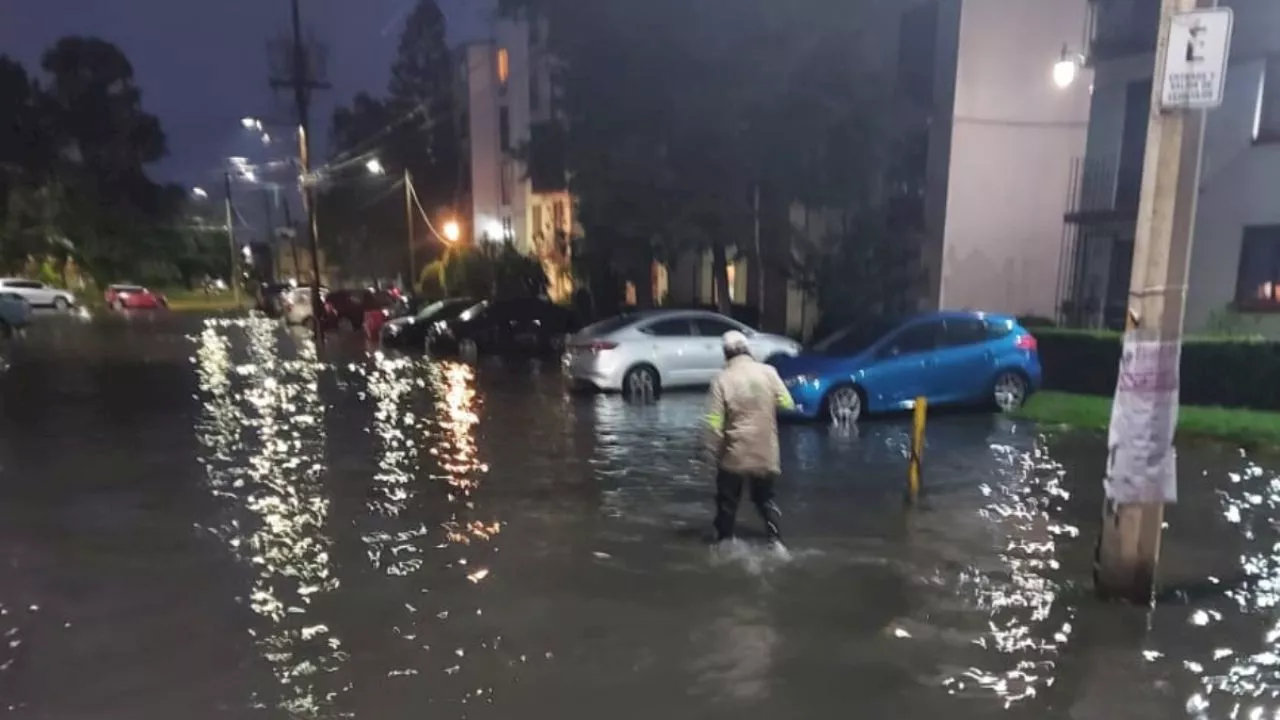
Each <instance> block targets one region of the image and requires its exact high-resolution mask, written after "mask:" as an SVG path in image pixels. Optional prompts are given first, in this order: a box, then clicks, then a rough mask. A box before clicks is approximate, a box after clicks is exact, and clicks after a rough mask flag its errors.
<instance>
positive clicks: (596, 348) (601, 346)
mask: <svg viewBox="0 0 1280 720" xmlns="http://www.w3.org/2000/svg"><path fill="white" fill-rule="evenodd" d="M617 347H618V343H616V342H608V341H606V340H594V341H592V342H585V343H575V344H574V345H573V348H574V349H575V350H586V351H587V352H593V353H598V352H604V351H605V350H613V349H615V348H617Z"/></svg>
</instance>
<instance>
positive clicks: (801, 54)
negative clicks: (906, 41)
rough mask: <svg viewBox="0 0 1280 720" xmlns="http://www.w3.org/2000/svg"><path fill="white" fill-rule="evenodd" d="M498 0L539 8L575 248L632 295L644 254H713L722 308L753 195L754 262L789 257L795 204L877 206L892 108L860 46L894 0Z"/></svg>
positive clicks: (746, 238) (744, 247)
mask: <svg viewBox="0 0 1280 720" xmlns="http://www.w3.org/2000/svg"><path fill="white" fill-rule="evenodd" d="M501 5H502V9H503V10H504V11H505V12H509V13H512V14H515V15H520V16H525V17H546V18H549V25H550V28H551V35H550V42H551V45H552V49H553V52H554V53H555V54H556V55H557V56H558V57H559V59H560V61H561V63H562V66H563V70H562V72H561V73H560V74H559V85H560V87H559V88H558V94H559V95H560V96H561V98H562V102H561V107H562V109H563V113H564V118H563V120H564V124H565V127H566V129H567V131H568V132H567V143H566V144H567V156H568V168H569V174H570V177H571V188H572V190H573V191H574V193H575V195H576V196H577V197H578V199H579V205H580V215H581V217H580V219H581V221H582V226H583V229H584V232H585V235H586V238H585V240H586V243H585V244H586V246H587V247H586V249H587V252H588V253H591V252H592V250H591V248H592V247H594V246H599V247H600V248H601V251H600V252H598V253H595V254H596V255H601V254H608V255H609V256H610V257H611V258H612V263H611V265H612V267H611V269H612V270H615V271H616V272H618V273H619V274H621V275H623V276H624V277H627V278H630V279H632V280H633V281H634V282H635V285H636V288H637V290H639V291H640V297H639V298H638V300H639V301H640V302H642V303H643V302H646V301H648V300H649V298H646V297H645V296H644V290H645V289H647V288H648V286H649V282H648V276H649V266H650V264H651V263H652V261H653V260H655V259H658V260H666V261H671V260H674V259H675V258H676V257H679V256H682V255H689V254H691V253H697V254H698V255H700V254H701V253H702V252H705V251H710V253H711V256H712V258H713V266H714V273H713V274H714V278H715V284H716V288H717V293H716V294H717V298H718V300H719V302H720V303H721V305H722V309H726V310H727V307H725V306H727V304H728V298H729V292H728V273H727V265H728V263H729V261H730V259H731V257H732V255H733V253H732V252H731V250H730V249H731V248H736V250H737V252H738V253H744V252H746V253H747V254H754V249H753V247H752V245H753V243H751V242H750V239H751V238H752V230H753V223H754V221H755V220H756V219H757V217H756V213H755V208H754V205H755V202H754V198H755V196H756V194H757V192H758V193H759V196H760V200H761V202H760V208H759V218H758V219H759V222H760V224H761V228H762V231H763V234H766V235H767V236H768V237H767V238H766V239H771V240H772V242H770V243H769V244H770V245H772V246H773V247H772V248H762V252H761V253H760V255H761V257H759V258H757V260H759V263H758V266H760V267H763V266H765V265H778V266H780V267H784V268H785V267H787V266H789V265H790V256H791V255H792V248H791V241H792V229H791V226H790V220H789V215H790V211H791V208H792V206H793V205H794V204H796V203H801V204H810V203H812V204H819V205H822V206H837V207H841V208H848V209H850V210H851V211H856V213H869V214H874V213H875V212H877V210H876V209H875V208H876V207H877V204H878V202H877V200H876V194H877V193H878V192H879V188H880V186H881V183H882V180H883V160H884V153H883V152H882V151H881V148H882V147H883V146H884V145H885V138H884V135H883V134H882V130H883V129H884V128H886V127H888V126H890V125H891V123H890V122H889V121H886V120H885V119H884V118H883V115H884V114H885V113H884V111H883V109H884V108H888V107H890V104H889V103H886V102H881V101H880V100H881V98H879V97H878V93H877V91H876V90H875V89H878V88H883V87H886V86H887V85H888V83H887V82H885V81H884V78H883V77H880V76H879V75H878V74H877V71H876V68H877V67H878V66H877V65H876V64H875V63H871V62H868V59H869V58H868V55H869V54H870V53H871V52H873V51H871V50H865V49H864V48H865V47H867V46H868V44H869V42H870V44H871V45H874V40H875V39H876V38H874V37H869V35H870V33H871V32H873V31H871V30H869V29H868V28H872V27H883V26H884V25H885V24H886V23H884V22H870V21H869V20H870V19H871V18H874V17H876V14H877V13H880V12H882V11H886V9H889V10H893V7H892V6H893V5H894V3H893V2H891V1H885V2H879V1H871V2H864V3H858V4H857V7H855V8H850V7H849V6H848V5H847V4H840V3H832V2H830V1H829V0H797V2H795V3H777V2H772V1H771V0H699V2H694V3H690V2H682V1H680V0H651V1H650V2H644V3H636V2H629V1H628V0H598V2H592V3H581V2H573V1H572V0H504V2H502V3H501ZM867 68H872V70H870V71H869V70H867ZM859 222H862V221H861V220H859ZM867 222H870V220H867ZM843 240H844V241H852V238H850V237H844V238H843ZM774 256H782V261H781V262H777V261H776V258H775V257H774Z"/></svg>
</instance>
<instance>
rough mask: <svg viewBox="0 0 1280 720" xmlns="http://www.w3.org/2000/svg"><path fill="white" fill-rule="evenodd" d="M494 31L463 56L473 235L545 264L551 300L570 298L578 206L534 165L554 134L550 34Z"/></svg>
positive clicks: (512, 23)
mask: <svg viewBox="0 0 1280 720" xmlns="http://www.w3.org/2000/svg"><path fill="white" fill-rule="evenodd" d="M490 29H491V32H490V35H489V37H487V38H484V39H482V40H478V41H474V42H470V43H467V44H465V45H463V46H462V47H461V48H459V49H458V51H457V67H458V68H459V77H458V90H457V97H458V99H459V102H458V112H459V118H458V127H459V132H460V133H461V136H462V137H461V139H462V149H463V152H462V162H463V164H464V165H463V173H462V176H463V184H462V185H463V203H462V206H463V207H464V208H465V210H464V216H465V220H466V222H467V223H468V225H469V227H468V228H467V230H468V232H469V233H470V235H471V236H472V237H473V238H474V239H475V240H476V241H477V242H509V243H512V244H514V245H515V247H516V248H518V249H519V250H520V251H521V252H523V253H525V254H528V255H532V256H535V257H538V258H539V259H541V260H542V262H543V266H544V267H545V268H546V270H547V275H548V278H549V279H550V280H551V288H550V294H551V296H552V297H553V298H556V299H561V298H564V297H567V296H568V295H569V293H571V292H572V278H571V277H570V275H569V268H568V263H569V242H570V239H571V238H572V237H573V234H574V210H573V199H572V197H571V196H570V195H569V192H568V186H567V184H566V178H565V175H564V173H563V171H562V170H561V172H555V171H554V168H552V170H551V171H550V172H548V171H547V168H546V167H545V164H544V165H542V166H540V165H539V164H538V163H536V162H534V163H531V162H530V159H531V153H535V149H536V148H538V147H540V146H545V145H546V143H536V142H533V141H534V140H535V139H537V136H538V135H539V133H543V132H552V131H553V130H554V129H553V128H552V124H551V123H550V121H551V120H552V119H553V118H554V117H555V113H556V109H555V95H554V87H553V84H552V71H553V68H554V65H553V59H552V58H551V56H550V54H549V52H548V50H547V46H546V41H545V37H546V27H545V24H543V23H541V22H535V21H530V20H528V19H525V18H524V17H505V16H504V17H498V18H495V19H494V20H493V21H492V23H491V25H490ZM552 162H553V163H554V159H553V160H552Z"/></svg>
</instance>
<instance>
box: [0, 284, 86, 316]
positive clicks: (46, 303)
mask: <svg viewBox="0 0 1280 720" xmlns="http://www.w3.org/2000/svg"><path fill="white" fill-rule="evenodd" d="M0 292H8V293H13V294H14V295H18V296H20V297H22V299H24V300H26V301H27V304H28V305H30V306H31V307H45V308H54V309H55V310H64V311H65V310H70V309H71V308H73V307H75V304H76V296H75V295H72V294H71V293H70V292H68V291H66V290H59V289H58V288H55V287H49V286H48V285H45V284H44V283H42V282H39V281H37V280H23V279H22V278H0Z"/></svg>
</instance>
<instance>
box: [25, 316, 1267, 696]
mask: <svg viewBox="0 0 1280 720" xmlns="http://www.w3.org/2000/svg"><path fill="white" fill-rule="evenodd" d="M0 368H3V370H0V714H7V715H8V716H11V717H15V718H57V719H59V720H61V719H64V718H122V719H123V718H128V719H131V720H133V719H142V718H157V719H159V718H165V719H178V718H193V719H194V718H215V717H216V718H250V717H263V718H277V717H279V718H286V717H297V718H338V717H351V718H377V719H378V720H384V719H392V718H422V717H443V718H450V717H470V718H516V717H522V718H548V719H552V718H554V719H564V720H571V719H574V718H583V719H584V720H585V719H591V720H598V719H602V718H610V719H612V718H637V719H641V718H643V719H646V720H649V719H651V718H680V719H683V718H690V719H692V718H698V719H703V718H730V717H732V718H746V719H750V718H762V719H764V718H768V719H769V720H776V719H777V718H788V719H803V718H834V717H875V718H880V717H884V718H887V717H902V718H931V719H932V718H948V719H952V718H959V719H965V718H980V717H981V718H986V717H995V716H1000V717H1013V718H1037V719H1041V718H1112V717H1115V718H1121V717H1123V718H1170V717H1193V718H1200V717H1205V718H1241V719H1248V720H1261V719H1262V718H1267V719H1268V720H1270V719H1271V718H1280V700H1277V698H1276V693H1277V692H1278V691H1280V674H1278V673H1280V623H1278V622H1277V617H1276V602H1277V599H1280V562H1278V561H1277V558H1278V557H1280V554H1278V553H1280V545H1278V544H1277V543H1278V542H1280V534H1278V533H1277V531H1276V526H1275V521H1274V519H1273V518H1274V517H1275V514H1276V510H1277V507H1276V506H1277V503H1278V502H1280V478H1278V477H1277V474H1276V473H1275V472H1274V471H1273V470H1272V469H1271V468H1275V467H1278V466H1280V463H1277V462H1276V461H1275V459H1264V458H1261V457H1258V458H1250V457H1246V456H1245V455H1244V454H1243V453H1241V452H1238V451H1235V450H1229V449H1224V448H1216V447H1190V448H1184V449H1183V453H1182V456H1181V458H1180V463H1181V470H1182V478H1181V491H1182V493H1183V502H1182V503H1181V504H1180V505H1178V506H1176V507H1174V508H1172V509H1171V511H1170V513H1169V522H1170V530H1169V533H1168V534H1167V536H1166V554H1165V558H1166V562H1165V564H1164V567H1163V568H1162V570H1163V572H1164V573H1165V577H1166V580H1167V581H1168V583H1169V584H1172V585H1174V586H1176V587H1178V588H1180V589H1182V590H1184V591H1185V593H1184V596H1183V597H1184V599H1183V600H1181V601H1177V602H1169V603H1166V604H1162V605H1161V606H1159V607H1158V608H1157V609H1156V610H1154V611H1150V612H1148V611H1145V610H1141V609H1126V608H1120V607H1115V606H1107V605H1101V604H1098V603H1096V602H1095V601H1094V600H1093V599H1092V598H1091V596H1090V594H1089V587H1088V577H1089V568H1090V561H1091V555H1092V543H1093V538H1094V535H1095V532H1096V528H1097V516H1098V503H1099V502H1100V498H1099V495H1100V480H1099V475H1100V473H1101V469H1102V461H1103V447H1102V444H1101V442H1100V441H1099V440H1098V439H1096V438H1094V437H1082V436H1074V435H1069V434H1060V435H1057V436H1051V437H1049V438H1047V439H1046V438H1042V437H1039V436H1038V435H1037V431H1036V429H1035V428H1034V427H1031V426H1028V425H1026V424H1023V423H1019V422H1015V421H1012V420H1009V419H1006V418H999V417H989V416H967V417H966V416H956V417H944V418H939V419H937V420H934V421H931V425H930V434H929V450H928V455H927V460H928V466H927V469H926V483H925V485H926V489H927V497H926V498H925V499H924V502H923V505H922V507H920V508H919V509H917V510H915V511H910V512H908V511H905V510H904V508H903V506H902V502H901V491H902V487H903V483H904V481H905V475H906V463H905V460H904V454H905V450H906V445H907V434H906V433H907V429H906V427H905V425H904V424H903V423H901V422H899V421H880V422H872V423H868V424H865V425H864V426H863V427H861V428H860V429H859V431H858V432H856V433H850V432H841V431H838V430H832V429H828V428H821V427H808V426H792V427H786V428H784V430H783V436H784V437H783V448H784V449H783V452H784V465H785V466H786V470H787V472H786V479H785V482H784V483H783V485H782V488H781V500H782V502H783V504H784V509H785V511H786V516H785V518H784V520H785V530H786V532H787V534H788V540H789V545H790V556H789V557H787V556H782V555H779V554H775V553H772V552H770V551H768V550H766V549H764V548H763V547H761V546H760V545H759V543H758V542H755V541H752V540H748V541H746V542H744V543H741V544H739V545H737V546H735V547H731V548H726V549H711V548H708V547H707V546H706V545H705V544H704V543H703V540H702V536H703V532H704V531H705V529H706V527H707V524H708V519H709V518H708V515H709V512H710V502H709V493H710V477H709V474H708V472H707V470H706V469H705V468H702V467H701V466H699V465H698V464H697V463H696V462H694V461H693V458H694V457H696V454H697V453H696V451H697V447H698V430H697V429H698V423H699V420H700V417H701V415H702V398H701V397H700V396H698V395H696V394H695V395H672V396H669V397H666V398H663V399H662V400H661V401H660V402H659V403H657V404H654V405H648V406H638V405H631V404H627V403H625V402H623V401H621V400H620V399H618V398H612V397H586V398H582V397H573V396H570V395H568V394H566V392H565V391H564V388H563V385H562V383H561V381H560V378H559V376H558V374H557V368H555V367H553V366H548V365H543V366H539V365H537V364H530V363H516V364H505V365H504V364H503V363H501V362H497V361H486V362H482V363H480V365H479V366H478V367H473V366H470V365H466V364H460V363H454V362H432V361H428V360H424V359H422V358H409V357H399V356H382V355H378V354H373V355H370V354H367V353H366V351H365V348H364V347H363V346H362V345H361V344H360V340H358V339H357V338H354V337H346V338H343V339H341V340H340V341H338V342H337V343H335V344H334V345H332V346H331V347H330V352H329V353H328V362H326V363H319V362H318V361H317V359H316V356H315V351H314V348H312V346H311V345H310V343H309V341H307V340H306V339H305V337H303V336H301V335H295V334H290V333H288V332H285V331H283V330H281V329H280V328H279V327H278V326H277V325H275V324H274V323H270V322H266V321H245V320H240V321H229V320H209V321H202V320H199V319H194V318H169V319H156V320H145V319H138V320H135V321H132V322H123V321H119V320H115V321H108V320H98V321H93V322H61V321H58V320H57V319H51V320H48V321H47V322H44V323H42V324H41V326H40V327H38V328H36V329H35V330H33V332H32V333H31V335H30V337H28V338H26V339H25V341H23V342H21V343H19V344H17V345H16V346H13V347H9V348H6V349H4V350H2V351H0ZM742 518H743V521H744V524H745V526H746V529H748V530H750V529H753V528H756V527H758V525H757V522H756V520H755V519H754V518H752V517H750V516H749V515H748V514H747V513H746V508H744V513H743V515H742ZM1215 583H1216V584H1215Z"/></svg>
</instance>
